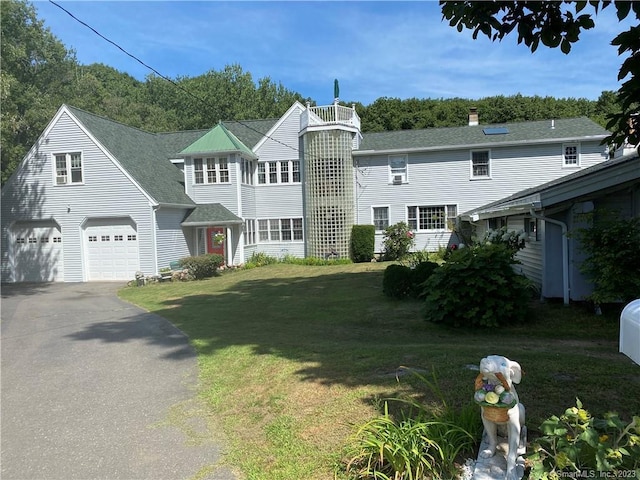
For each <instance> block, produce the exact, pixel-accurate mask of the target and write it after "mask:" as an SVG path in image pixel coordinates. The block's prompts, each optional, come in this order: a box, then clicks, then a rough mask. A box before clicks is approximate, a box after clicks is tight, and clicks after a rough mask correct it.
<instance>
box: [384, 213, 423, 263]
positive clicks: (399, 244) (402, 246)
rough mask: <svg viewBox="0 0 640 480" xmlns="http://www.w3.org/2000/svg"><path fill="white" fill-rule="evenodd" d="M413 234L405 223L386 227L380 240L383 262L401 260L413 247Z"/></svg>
mask: <svg viewBox="0 0 640 480" xmlns="http://www.w3.org/2000/svg"><path fill="white" fill-rule="evenodd" d="M413 237H414V234H413V232H412V231H411V229H410V228H409V225H407V224H406V223H405V222H399V223H396V224H395V225H390V226H388V227H387V228H386V229H385V231H384V236H383V239H382V245H383V249H384V252H383V256H384V259H385V260H392V261H393V260H403V259H404V258H406V257H407V255H408V254H409V252H410V251H411V249H412V248H413V246H414V245H415V240H414V238H413Z"/></svg>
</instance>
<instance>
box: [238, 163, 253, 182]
mask: <svg viewBox="0 0 640 480" xmlns="http://www.w3.org/2000/svg"><path fill="white" fill-rule="evenodd" d="M254 169H255V167H254V163H253V160H247V159H246V158H243V159H242V161H241V163H240V171H241V176H242V183H244V184H245V185H253V172H254Z"/></svg>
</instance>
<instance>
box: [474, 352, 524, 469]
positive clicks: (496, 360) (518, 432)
mask: <svg viewBox="0 0 640 480" xmlns="http://www.w3.org/2000/svg"><path fill="white" fill-rule="evenodd" d="M521 379H522V369H521V368H520V364H518V362H513V361H511V360H509V359H508V358H505V357H503V356H501V355H489V356H488V357H485V358H483V359H482V360H481V361H480V373H479V374H478V379H476V384H478V382H480V381H481V382H484V385H485V388H487V389H488V390H491V391H495V392H496V393H497V394H501V393H502V394H503V396H502V398H505V395H504V393H509V394H511V396H508V395H507V398H508V399H509V400H510V401H509V402H508V403H509V404H511V403H512V402H515V405H514V406H513V407H510V408H508V410H507V412H506V414H505V415H504V416H503V417H504V418H502V419H500V420H496V419H495V418H493V419H492V418H486V417H485V407H481V410H482V423H483V425H484V430H485V432H486V435H487V441H488V448H486V449H484V450H482V451H481V452H480V457H482V458H490V457H492V456H494V455H495V453H496V447H497V446H498V433H500V435H501V436H504V437H505V438H507V444H508V448H509V450H508V452H507V469H506V474H505V480H519V478H520V475H519V474H518V472H517V469H516V461H517V458H518V455H523V454H524V453H525V451H526V436H527V430H526V427H525V425H524V420H525V418H524V406H523V405H522V404H521V403H520V400H519V399H518V394H517V393H516V390H515V388H514V386H513V385H514V384H516V383H520V380H521ZM476 388H478V387H477V385H476ZM495 398H496V395H493V396H491V400H492V402H493V401H495ZM488 400H489V395H488V394H487V401H488ZM492 402H491V403H492ZM494 408H496V407H494ZM486 416H487V417H489V415H488V412H487V415H486ZM505 427H506V428H505ZM499 430H500V431H499ZM505 430H506V431H505Z"/></svg>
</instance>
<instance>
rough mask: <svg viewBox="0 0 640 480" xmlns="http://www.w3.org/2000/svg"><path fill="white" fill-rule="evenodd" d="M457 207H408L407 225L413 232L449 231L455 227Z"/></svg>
mask: <svg viewBox="0 0 640 480" xmlns="http://www.w3.org/2000/svg"><path fill="white" fill-rule="evenodd" d="M457 211H458V207H457V206H456V205H430V206H413V205H412V206H408V207H407V223H408V224H409V228H410V229H411V230H417V231H420V230H438V231H442V230H449V231H451V230H452V229H453V227H454V225H455V219H456V216H457Z"/></svg>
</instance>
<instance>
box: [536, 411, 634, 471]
mask: <svg viewBox="0 0 640 480" xmlns="http://www.w3.org/2000/svg"><path fill="white" fill-rule="evenodd" d="M540 431H541V433H542V434H543V435H542V437H540V438H538V439H537V440H536V442H535V443H534V444H533V453H532V454H530V455H529V456H528V458H527V460H528V462H529V463H530V464H531V473H530V474H529V478H530V479H531V480H538V479H548V478H558V477H561V476H573V477H574V478H575V477H577V476H584V477H587V476H588V477H595V476H596V475H595V473H596V472H613V473H611V474H610V475H600V476H599V477H600V478H614V477H627V478H637V477H638V474H640V471H638V470H639V469H640V416H634V417H633V420H632V421H631V422H629V423H627V422H626V421H623V420H622V419H621V418H620V417H619V416H618V414H617V413H612V412H609V413H606V414H604V416H603V418H596V417H593V416H591V414H590V413H589V412H588V411H587V410H585V409H583V408H582V403H581V402H580V400H576V406H575V407H571V408H567V410H565V412H564V414H563V415H561V416H560V417H557V416H555V415H553V416H552V417H550V418H548V419H547V420H545V421H544V423H543V424H542V425H541V427H540ZM561 472H564V473H565V475H562V474H561ZM616 473H617V474H616Z"/></svg>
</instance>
